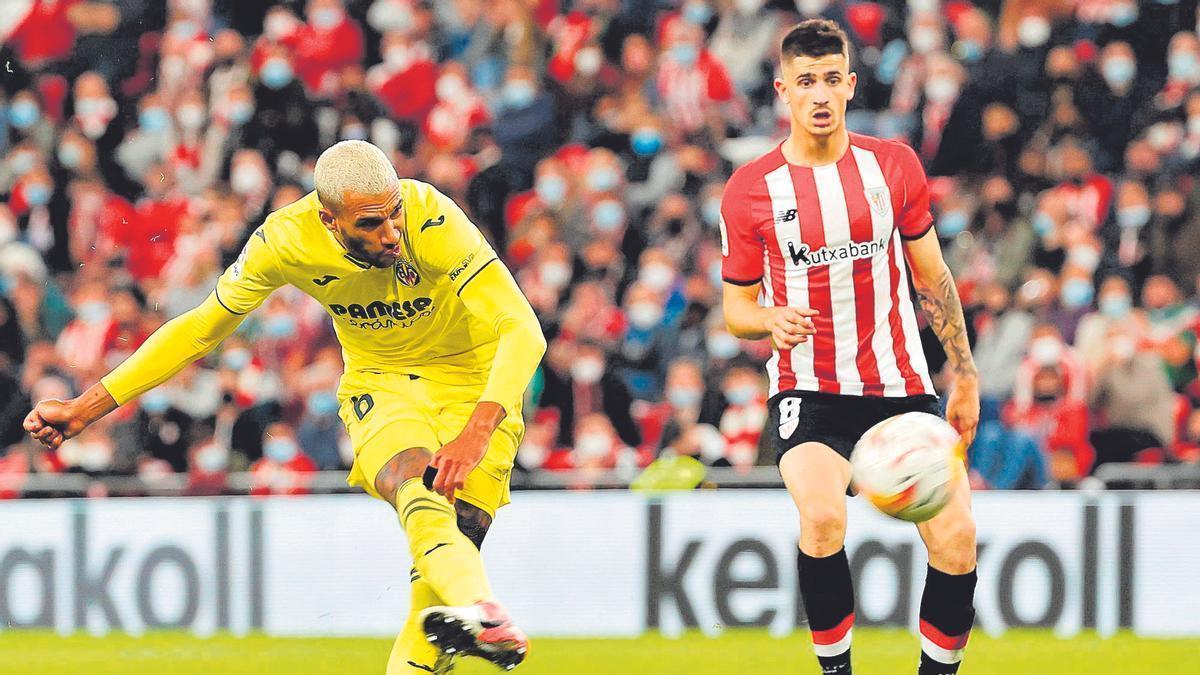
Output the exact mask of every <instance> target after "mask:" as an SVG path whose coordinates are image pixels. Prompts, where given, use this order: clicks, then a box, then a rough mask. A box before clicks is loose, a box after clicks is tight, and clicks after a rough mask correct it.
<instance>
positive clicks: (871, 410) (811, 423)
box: [762, 390, 943, 465]
mask: <svg viewBox="0 0 1200 675" xmlns="http://www.w3.org/2000/svg"><path fill="white" fill-rule="evenodd" d="M908 412H924V413H930V414H933V415H937V416H938V417H942V416H943V415H942V406H941V402H940V401H939V400H938V397H936V396H931V395H929V394H922V395H920V396H906V397H894V398H884V397H879V396H843V395H840V394H823V393H818V392H814V391H795V390H791V391H781V392H779V393H778V394H776V395H774V396H772V397H771V398H770V400H768V401H767V425H766V427H765V428H764V429H763V434H762V443H763V445H764V446H765V448H769V449H770V450H772V451H774V454H775V464H776V465H778V464H779V460H780V459H782V458H783V453H785V452H787V451H788V450H791V449H792V448H794V447H796V446H797V445H800V444H801V443H809V442H813V443H824V444H825V445H828V446H829V447H831V448H833V450H834V451H835V452H837V454H839V455H841V456H842V457H845V458H846V459H850V452H851V451H852V450H854V444H855V443H858V439H860V438H862V435H863V434H864V433H866V432H867V429H870V428H871V427H873V426H875V425H876V424H879V423H880V422H882V421H884V420H886V419H888V418H889V417H895V416H896V415H903V414H904V413H908ZM765 448H764V449H765Z"/></svg>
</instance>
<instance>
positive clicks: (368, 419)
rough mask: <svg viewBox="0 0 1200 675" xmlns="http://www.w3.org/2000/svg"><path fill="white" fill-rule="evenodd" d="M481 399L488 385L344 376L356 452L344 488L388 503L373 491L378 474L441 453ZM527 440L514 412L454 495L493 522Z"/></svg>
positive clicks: (341, 393)
mask: <svg viewBox="0 0 1200 675" xmlns="http://www.w3.org/2000/svg"><path fill="white" fill-rule="evenodd" d="M482 394H483V386H482V385H465V386H463V385H459V386H456V385H447V384H441V383H438V382H431V381H430V380H427V379H425V378H414V377H412V376H410V375H405V374H401V373H381V372H368V371H353V372H348V373H346V374H345V375H343V376H342V383H341V385H340V386H339V387H338V400H339V401H340V402H341V408H340V410H339V411H338V415H339V416H340V417H341V418H342V423H343V424H345V425H346V430H347V431H348V432H349V433H350V442H351V444H352V445H353V447H354V465H353V466H352V467H350V475H349V476H348V477H347V479H346V482H348V483H349V484H351V485H357V486H359V487H361V488H362V489H364V490H366V491H367V493H368V494H370V495H371V496H372V497H377V498H380V499H382V497H380V495H379V493H378V492H377V491H376V490H375V477H376V476H377V475H378V474H379V470H380V469H382V468H383V466H384V465H385V464H387V463H388V461H389V460H391V459H392V457H395V456H396V453H399V452H401V451H403V450H407V449H409V448H426V449H428V450H429V451H430V452H437V450H438V449H439V448H441V447H442V446H443V445H445V444H446V443H449V442H450V441H451V440H453V439H454V438H455V437H457V436H458V434H459V432H461V431H462V430H463V428H464V427H465V426H466V424H467V420H468V419H470V417H471V413H472V412H474V410H475V405H476V403H478V402H479V397H480V396H481V395H482ZM524 435H525V423H524V421H523V420H522V419H521V410H520V408H519V407H518V408H517V409H516V410H510V411H508V415H507V416H506V417H505V418H504V421H503V422H501V423H500V427H499V428H498V429H496V433H494V434H492V440H491V443H490V444H489V445H488V449H487V453H486V454H485V455H484V456H483V461H481V462H480V463H479V466H477V467H475V470H474V471H472V472H471V473H470V474H468V475H467V481H466V485H465V486H464V487H463V489H461V490H459V491H458V492H457V493H455V496H456V497H458V498H460V499H463V500H466V501H467V502H469V503H471V504H473V505H475V506H478V507H479V508H481V509H483V510H484V511H486V512H487V513H488V514H489V515H491V516H495V515H496V509H498V508H500V507H501V506H504V505H505V504H507V503H508V502H509V489H508V480H509V476H510V474H511V473H512V468H513V460H514V459H515V458H516V456H517V446H518V445H520V443H521V438H522V437H523V436H524Z"/></svg>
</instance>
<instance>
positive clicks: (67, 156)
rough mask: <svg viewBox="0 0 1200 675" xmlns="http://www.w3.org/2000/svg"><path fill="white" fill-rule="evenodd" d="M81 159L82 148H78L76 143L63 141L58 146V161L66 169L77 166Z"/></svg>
mask: <svg viewBox="0 0 1200 675" xmlns="http://www.w3.org/2000/svg"><path fill="white" fill-rule="evenodd" d="M82 160H83V150H80V149H79V144H78V143H63V144H62V145H60V146H58V163H59V164H62V165H63V166H64V167H66V168H68V169H75V168H78V167H79V162H80V161H82Z"/></svg>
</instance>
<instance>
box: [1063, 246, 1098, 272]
mask: <svg viewBox="0 0 1200 675" xmlns="http://www.w3.org/2000/svg"><path fill="white" fill-rule="evenodd" d="M1067 262H1068V263H1070V264H1072V265H1074V266H1075V267H1078V268H1079V269H1081V270H1084V271H1085V272H1095V271H1096V268H1097V267H1099V266H1100V251H1099V250H1097V249H1096V248H1095V247H1094V246H1088V245H1086V244H1080V245H1077V246H1072V247H1071V249H1070V250H1069V251H1067Z"/></svg>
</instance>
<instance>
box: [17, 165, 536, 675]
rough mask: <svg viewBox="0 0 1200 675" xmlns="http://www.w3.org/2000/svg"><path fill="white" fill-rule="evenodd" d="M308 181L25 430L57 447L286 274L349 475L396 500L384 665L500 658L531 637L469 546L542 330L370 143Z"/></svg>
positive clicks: (422, 666) (499, 273) (424, 193)
mask: <svg viewBox="0 0 1200 675" xmlns="http://www.w3.org/2000/svg"><path fill="white" fill-rule="evenodd" d="M315 183H316V190H315V191H314V192H312V193H310V194H308V195H306V196H305V197H303V198H302V199H300V200H297V201H296V202H294V203H292V204H289V205H288V206H285V207H283V208H281V209H279V210H278V211H276V212H274V213H272V214H271V215H269V216H268V217H267V219H266V222H265V223H263V224H262V225H261V226H260V227H259V228H258V229H256V230H255V231H254V232H253V234H252V236H250V238H249V240H248V242H247V243H246V246H245V248H244V249H243V250H242V252H241V254H240V255H239V256H238V258H237V260H236V261H235V262H234V263H233V264H232V265H230V267H229V268H228V269H227V270H226V271H225V273H224V274H223V275H222V276H221V277H220V279H219V280H218V281H217V285H216V288H215V289H214V291H213V293H212V294H210V295H209V297H208V298H207V299H206V300H205V301H204V302H203V303H202V304H201V305H200V306H198V307H196V308H195V309H193V310H191V311H189V312H186V313H185V314H183V315H181V316H179V317H177V318H175V319H173V320H171V321H169V322H167V323H166V324H164V325H163V327H162V328H160V329H159V330H158V331H156V332H155V333H154V334H153V335H152V336H151V337H150V338H149V339H148V340H147V341H146V343H145V344H143V345H142V346H141V347H140V348H139V349H138V350H137V351H136V352H135V353H134V354H132V355H131V356H130V357H129V358H128V359H127V360H126V361H125V362H124V363H122V364H120V365H119V366H117V367H116V368H115V369H114V370H113V371H112V372H110V373H109V374H108V375H106V376H104V377H103V378H101V381H100V382H99V383H98V384H96V385H93V386H92V387H91V388H89V389H88V390H87V391H86V392H84V393H83V394H82V395H81V396H79V397H78V398H76V399H72V400H70V401H56V400H49V401H41V402H39V403H38V404H37V406H36V407H35V408H34V410H33V411H32V412H30V414H29V415H28V416H27V417H26V420H25V428H26V430H27V431H29V432H30V433H31V434H32V435H33V436H34V437H35V438H37V439H38V440H39V441H41V442H42V443H44V444H46V445H47V446H49V447H52V448H53V447H58V445H59V444H61V443H62V442H63V441H64V440H66V439H68V438H71V437H73V436H75V435H77V434H78V433H79V432H80V431H82V430H83V429H84V428H86V426H87V425H88V424H90V423H91V422H93V421H95V420H96V419H99V418H100V417H102V416H104V415H105V414H107V413H108V412H110V411H112V410H113V409H115V408H116V407H117V406H119V405H122V404H124V403H127V402H129V401H131V400H133V399H135V398H136V397H137V396H139V395H140V394H142V393H144V392H145V391H148V390H150V389H152V388H154V387H155V386H158V385H159V384H161V383H162V382H165V381H166V380H168V379H170V378H171V377H172V376H173V375H175V374H176V373H177V372H179V371H180V370H181V369H183V368H184V367H185V366H186V365H187V364H189V363H191V362H192V361H195V360H196V359H198V358H200V357H201V356H203V355H205V354H207V353H209V352H210V351H211V350H212V349H213V348H214V347H216V346H217V345H218V344H219V343H220V342H221V341H222V340H223V339H225V338H226V337H228V336H229V335H230V334H231V333H232V332H233V331H234V330H235V329H236V328H237V326H238V325H239V324H240V323H241V321H242V319H243V317H244V316H245V315H246V314H248V313H249V312H251V311H253V310H254V309H256V308H257V307H258V306H259V305H261V304H262V303H263V301H264V300H265V299H266V298H267V296H269V295H270V294H271V293H272V292H273V291H274V290H275V289H277V288H279V287H281V286H284V285H291V286H294V287H296V288H298V289H300V290H302V291H304V292H305V293H307V294H308V295H310V296H312V297H313V298H315V299H316V300H317V301H318V302H320V303H321V305H322V306H324V307H325V309H326V311H327V312H328V313H329V315H330V316H331V317H332V320H333V325H334V330H335V332H336V334H337V337H338V340H339V342H340V343H341V346H342V352H343V358H344V361H345V373H344V374H343V377H342V381H341V384H340V386H339V390H338V398H339V400H340V402H341V408H340V411H339V414H340V416H341V419H342V421H343V422H344V423H345V425H346V428H347V431H348V432H349V435H350V439H351V442H352V444H353V447H354V464H353V466H352V468H351V470H350V475H349V478H348V480H349V482H350V483H351V484H354V485H358V486H361V487H362V488H363V489H364V490H366V491H367V492H368V493H369V494H371V495H372V496H374V497H377V498H380V499H383V500H384V501H386V502H388V503H389V504H391V505H392V506H393V507H394V508H395V509H396V511H397V514H398V516H399V518H400V522H401V525H402V527H403V528H404V530H405V533H406V535H407V539H408V544H409V551H410V553H411V555H412V558H413V569H412V570H411V572H410V575H411V577H410V578H411V580H412V598H411V603H410V614H409V617H408V620H407V621H406V623H405V625H404V628H403V630H402V631H401V633H400V635H399V636H398V637H397V640H396V643H395V646H394V647H393V650H392V654H391V657H390V659H389V661H388V667H387V673H388V675H401V674H408V673H430V672H434V673H445V672H450V669H452V668H453V662H454V659H455V657H456V656H458V655H467V656H478V657H481V658H484V659H486V660H488V661H491V662H492V663H495V664H496V665H499V666H501V667H504V668H509V669H511V668H513V667H515V666H516V665H518V664H519V663H520V662H521V661H522V660H523V659H524V657H525V654H526V651H527V646H528V642H527V640H526V638H525V636H524V634H523V633H522V632H521V631H520V629H518V628H517V627H516V626H515V625H513V624H512V622H511V621H510V620H509V619H508V616H507V614H506V612H505V611H504V609H503V608H502V607H501V606H500V605H499V603H498V602H497V601H496V599H495V598H494V596H493V595H492V592H491V589H490V587H489V585H488V582H487V577H486V574H485V573H484V570H483V563H482V559H481V557H480V554H479V547H480V546H481V545H482V541H483V537H484V535H485V534H486V532H487V528H488V526H489V525H490V524H491V521H492V518H494V517H495V514H496V510H497V509H498V508H499V507H500V506H503V505H504V504H506V503H508V497H509V493H508V481H509V475H510V472H511V469H512V466H513V460H514V458H515V456H516V450H517V445H518V444H519V443H520V441H521V437H522V434H523V433H524V426H523V424H522V420H521V400H522V398H523V395H524V392H525V389H526V387H527V386H528V384H529V381H530V379H531V377H532V376H533V373H534V371H535V370H536V368H537V366H538V364H539V362H540V360H541V357H542V355H543V354H544V352H545V346H546V343H545V338H544V337H543V335H542V333H541V329H540V326H539V324H538V321H537V317H536V316H535V315H534V313H533V310H532V308H531V307H530V306H529V303H528V301H527V300H526V299H525V297H524V295H523V294H522V293H521V291H520V289H519V288H518V287H517V285H516V282H515V281H514V280H513V278H512V275H511V274H510V273H509V271H508V269H507V267H506V266H505V265H504V263H503V262H502V261H500V260H499V259H498V257H497V255H496V253H495V251H494V250H493V249H492V247H491V246H490V245H489V244H488V243H487V241H486V240H485V239H484V238H483V236H482V234H481V233H480V232H479V230H478V229H477V228H476V227H475V226H474V225H473V224H472V223H471V222H470V220H469V219H468V218H467V216H466V214H464V213H463V211H462V210H461V209H460V208H459V207H458V206H457V205H456V204H455V203H454V202H453V201H452V200H450V199H449V198H447V197H446V196H445V195H443V194H441V193H440V192H438V191H437V190H436V189H434V188H433V187H432V186H430V185H428V184H426V183H422V182H420V181H416V180H406V179H400V178H398V177H397V176H396V173H395V169H394V167H392V165H391V163H390V162H389V161H388V160H387V157H386V155H384V153H383V152H382V151H381V150H379V149H378V148H376V147H375V146H373V145H371V144H369V143H366V142H363V141H343V142H341V143H338V144H336V145H334V146H332V147H331V148H329V149H328V150H326V151H325V152H324V153H322V155H321V157H320V158H319V159H318V161H317V167H316V171H315Z"/></svg>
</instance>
